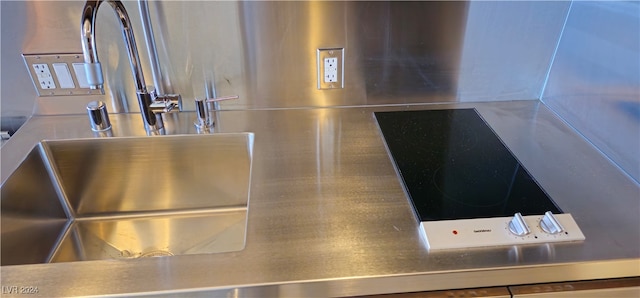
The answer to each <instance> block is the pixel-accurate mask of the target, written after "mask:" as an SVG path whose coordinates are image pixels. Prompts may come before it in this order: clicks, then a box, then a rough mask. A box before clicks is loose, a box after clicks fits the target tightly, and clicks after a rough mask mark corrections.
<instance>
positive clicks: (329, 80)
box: [316, 48, 344, 89]
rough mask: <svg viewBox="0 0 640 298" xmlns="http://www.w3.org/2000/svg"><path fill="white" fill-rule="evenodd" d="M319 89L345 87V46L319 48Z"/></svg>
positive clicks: (317, 55)
mask: <svg viewBox="0 0 640 298" xmlns="http://www.w3.org/2000/svg"><path fill="white" fill-rule="evenodd" d="M316 59H317V66H318V89H340V88H344V48H330V49H318V51H317V53H316Z"/></svg>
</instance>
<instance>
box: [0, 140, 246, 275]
mask: <svg viewBox="0 0 640 298" xmlns="http://www.w3.org/2000/svg"><path fill="white" fill-rule="evenodd" d="M252 147H253V136H252V134H250V133H243V134H216V135H212V136H179V137H178V136H176V137H158V138H110V139H94V140H91V139H89V140H63V141H43V142H41V143H40V144H39V145H37V146H36V147H35V148H34V149H33V150H32V151H31V153H30V154H29V155H28V157H27V159H26V160H25V161H24V162H23V163H22V164H21V165H20V166H19V167H18V169H17V170H16V171H15V172H14V174H13V175H12V176H11V177H10V178H9V179H8V180H7V181H6V182H5V183H4V184H3V185H2V188H1V191H2V242H1V243H2V265H15V264H32V263H44V262H69V261H85V260H100V259H109V258H131V257H143V256H150V255H156V256H157V255H160V254H161V253H160V252H159V251H162V252H169V253H171V254H173V255H183V254H203V253H219V252H229V251H237V250H242V249H243V248H244V244H245V233H246V223H247V211H248V199H249V186H250V175H251V163H252V157H253V150H252ZM149 152H151V153H153V154H148V153H149ZM194 157H197V158H195V159H194ZM79 165H81V166H79ZM34 184H36V185H38V187H32V186H29V185H34ZM69 224H70V225H69Z"/></svg>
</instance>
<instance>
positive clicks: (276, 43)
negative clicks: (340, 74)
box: [1, 1, 569, 114]
mask: <svg viewBox="0 0 640 298" xmlns="http://www.w3.org/2000/svg"><path fill="white" fill-rule="evenodd" d="M1 5H2V28H12V30H14V31H13V33H14V34H13V35H14V36H15V37H16V38H17V40H15V41H13V42H11V41H8V42H5V33H4V29H3V35H2V39H3V42H2V57H3V58H2V59H3V64H2V70H3V74H6V73H15V76H12V77H6V76H3V77H2V83H3V85H4V86H7V85H11V86H14V85H15V86H18V85H19V86H20V88H16V89H13V88H12V89H11V90H5V89H6V88H3V90H2V94H3V95H2V100H3V106H4V105H6V106H15V107H17V108H16V110H20V109H22V110H27V109H25V108H24V106H26V105H27V103H32V102H33V101H34V100H35V101H36V104H35V113H38V114H60V113H80V112H83V108H84V105H83V104H82V102H83V101H86V99H85V98H78V97H57V98H37V97H36V96H35V93H34V92H33V90H32V89H33V88H32V87H31V86H30V81H29V76H28V73H27V71H26V69H25V67H24V65H23V63H22V61H21V58H20V56H19V55H20V53H59V52H80V37H79V22H80V12H81V9H82V6H83V2H82V1H69V2H48V1H27V2H5V1H2V3H1ZM125 6H126V7H127V10H128V11H129V15H130V16H131V19H132V21H133V23H134V31H135V33H136V38H137V39H138V48H139V50H140V52H141V55H142V63H143V65H144V71H145V77H146V78H147V82H152V80H151V73H150V68H149V63H148V61H147V58H146V55H145V54H146V46H145V45H144V42H143V34H142V30H141V25H140V17H139V10H138V5H137V3H136V2H135V1H132V2H125ZM149 6H150V12H151V16H152V21H153V25H154V30H155V38H156V43H157V47H158V50H159V56H160V62H161V64H162V67H163V77H164V78H165V79H164V81H163V87H164V90H165V91H173V92H176V93H180V94H182V96H183V98H184V99H185V106H186V108H187V109H193V98H195V97H204V96H205V95H206V94H205V91H204V90H205V85H215V86H216V92H217V95H219V96H221V95H232V94H237V95H240V99H239V100H236V101H230V102H224V103H222V108H223V109H255V108H298V107H325V106H354V105H377V104H409V103H428V102H456V101H494V100H522V99H538V98H540V92H541V90H542V87H543V83H544V78H545V76H546V73H547V71H548V67H549V64H550V61H551V59H552V56H553V51H554V49H555V46H556V44H557V41H558V38H559V36H560V32H561V29H562V25H563V22H564V19H565V17H566V14H567V11H568V7H569V2H539V1H529V2H527V1H525V2H483V1H477V2H475V1H474V2H460V1H443V2H436V1H430V2H398V1H388V2H380V1H373V2H366V1H335V2H334V1H318V2H315V1H304V2H302V1H285V2H277V1H249V2H228V1H220V2H217V1H151V2H150V3H149ZM17 12H19V13H17ZM18 15H21V16H18ZM96 27H97V42H98V51H99V56H100V59H101V61H102V63H103V67H104V71H105V81H106V83H105V85H106V88H105V89H106V90H105V91H106V98H107V100H108V101H109V102H110V110H111V111H115V112H128V111H131V112H132V111H137V110H138V106H137V103H136V102H135V100H131V102H128V101H127V100H126V98H135V95H134V94H135V92H134V90H133V89H134V87H133V83H132V79H131V74H130V71H129V68H128V67H129V64H128V61H127V57H126V55H125V54H124V53H125V50H124V45H123V43H122V41H121V37H120V29H119V27H118V24H117V22H116V18H115V17H114V14H113V12H112V11H111V9H110V8H109V7H108V6H105V7H103V8H101V9H100V11H99V16H98V24H97V26H96ZM323 47H343V48H344V49H345V63H344V64H345V75H344V77H345V87H344V89H337V90H318V89H316V80H317V79H316V55H315V51H316V49H317V48H323ZM5 60H8V63H6V64H5ZM25 82H28V83H25ZM14 83H16V84H14ZM3 113H4V111H3Z"/></svg>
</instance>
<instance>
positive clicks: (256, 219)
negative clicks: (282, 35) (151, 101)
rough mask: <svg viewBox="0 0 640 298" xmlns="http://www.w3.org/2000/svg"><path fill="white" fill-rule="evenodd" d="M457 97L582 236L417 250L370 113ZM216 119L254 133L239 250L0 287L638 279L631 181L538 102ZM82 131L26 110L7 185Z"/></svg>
mask: <svg viewBox="0 0 640 298" xmlns="http://www.w3.org/2000/svg"><path fill="white" fill-rule="evenodd" d="M462 107H475V108H476V109H477V110H478V111H479V112H480V114H481V115H482V116H483V117H484V118H485V120H486V121H487V122H488V123H489V125H490V126H491V127H492V128H493V129H494V130H495V131H496V133H497V134H498V135H499V136H500V137H501V138H502V140H503V141H504V142H505V144H506V145H507V146H508V147H509V148H510V149H511V150H512V152H513V153H514V155H515V156H516V157H517V158H518V159H519V160H520V161H521V163H523V165H524V166H525V167H526V168H527V169H528V170H529V171H530V173H531V174H532V175H533V176H534V177H536V179H537V180H538V182H539V183H540V184H541V185H542V187H543V188H544V189H545V190H546V191H547V192H548V194H549V195H550V196H551V197H552V198H553V199H554V200H555V202H556V203H557V204H558V205H559V206H560V208H562V209H563V210H564V211H565V212H568V213H571V214H572V215H573V216H574V218H575V220H576V221H577V223H578V224H579V225H580V227H581V229H582V231H583V233H584V234H585V236H586V240H585V241H584V242H581V243H558V244H549V245H533V246H523V247H498V248H481V249H468V250H456V251H447V252H437V253H430V252H428V251H427V250H426V249H425V247H424V245H423V243H422V241H421V239H420V235H419V232H418V223H417V221H416V219H415V218H414V215H413V212H412V210H411V207H410V204H409V201H408V200H407V198H406V197H405V194H404V192H403V189H402V186H401V184H400V180H399V179H398V177H397V175H396V172H395V170H394V168H393V165H392V162H391V160H390V159H389V157H388V155H387V152H386V150H385V146H384V143H383V141H382V137H381V134H380V132H379V130H378V128H377V124H376V121H375V119H374V117H373V114H372V112H374V111H381V110H416V109H440V108H462ZM111 118H112V124H113V126H114V134H115V136H132V135H137V136H144V135H145V133H144V131H143V129H142V121H141V117H140V115H139V114H112V115H111ZM174 118H175V119H174V121H173V122H172V124H173V125H174V128H173V129H170V130H171V131H172V132H173V133H194V132H195V131H194V128H193V125H192V122H193V119H194V118H195V116H194V114H192V113H181V114H179V115H176V116H175V117H174ZM219 124H220V126H219V131H220V132H244V131H251V132H254V133H255V144H254V146H255V147H254V152H255V153H254V165H253V177H252V185H251V197H250V200H249V219H248V230H247V241H246V248H245V249H244V250H242V251H239V252H232V253H220V254H210V255H183V256H174V257H162V258H144V259H128V260H105V261H87V262H74V263H56V264H39V265H24V266H3V267H2V268H0V273H1V284H2V286H3V287H5V286H34V287H38V295H41V296H76V295H82V296H86V295H118V294H127V295H131V294H143V293H144V294H153V295H158V296H163V295H175V294H176V293H179V292H206V293H207V295H216V296H217V295H220V296H227V295H234V296H235V295H239V296H256V295H260V296H346V295H364V294H376V293H394V292H410V291H425V290H438V289H453V288H469V287H484V286H499V285H514V284H528V283H541V282H555V281H567V280H582V279H599V278H616V277H627V276H640V217H639V216H638V214H640V186H639V185H637V184H636V183H635V182H633V181H632V180H631V179H630V178H629V177H628V176H627V175H626V174H625V173H624V172H622V171H621V170H620V169H619V168H618V167H616V166H615V165H614V164H612V163H611V162H610V161H609V160H608V159H607V158H606V157H604V156H603V155H602V154H601V153H599V152H598V151H597V150H596V149H595V148H594V147H593V146H592V145H591V144H589V143H588V142H587V141H586V140H585V139H583V138H582V137H581V136H580V135H578V134H577V133H576V132H575V131H574V130H572V129H571V128H570V127H568V126H567V125H566V124H565V123H564V122H563V121H562V120H560V119H559V118H557V116H556V115H554V114H553V113H552V112H551V111H550V110H549V109H548V108H546V107H545V106H544V105H543V104H542V103H540V102H538V101H515V102H489V103H462V104H439V105H435V104H431V105H412V106H380V107H357V108H356V107H354V108H331V109H287V110H245V111H223V112H220V113H219ZM90 137H93V135H92V133H91V131H90V130H89V123H88V120H87V117H86V116H85V115H73V116H46V117H33V118H31V119H30V120H29V121H28V122H27V123H26V124H25V125H24V126H23V127H22V128H21V129H20V130H19V131H18V132H17V133H16V134H15V135H14V137H12V139H11V140H10V141H9V142H7V143H6V144H5V145H4V146H3V147H2V149H1V151H0V153H1V159H2V160H1V161H2V165H1V169H2V172H1V175H2V181H5V180H6V179H7V177H8V176H9V174H10V173H11V171H12V170H13V169H15V168H16V167H17V166H18V164H19V163H20V161H21V160H22V159H23V158H24V157H25V156H26V154H27V153H28V151H29V150H30V149H31V148H32V147H33V146H34V145H35V144H36V143H37V142H38V141H40V140H42V139H67V138H90ZM213 179H215V177H214V178H213ZM182 294H185V293H182Z"/></svg>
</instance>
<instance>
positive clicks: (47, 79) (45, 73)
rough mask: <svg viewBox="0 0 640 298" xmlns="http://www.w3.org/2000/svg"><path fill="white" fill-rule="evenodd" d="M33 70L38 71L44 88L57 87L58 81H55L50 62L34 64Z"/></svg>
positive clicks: (38, 76)
mask: <svg viewBox="0 0 640 298" xmlns="http://www.w3.org/2000/svg"><path fill="white" fill-rule="evenodd" d="M33 70H34V71H35V72H36V76H37V78H38V83H39V84H40V87H41V88H42V89H56V83H55V82H54V81H53V76H52V75H51V70H49V65H48V64H44V63H38V64H33Z"/></svg>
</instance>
